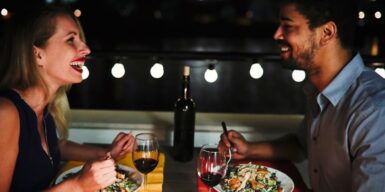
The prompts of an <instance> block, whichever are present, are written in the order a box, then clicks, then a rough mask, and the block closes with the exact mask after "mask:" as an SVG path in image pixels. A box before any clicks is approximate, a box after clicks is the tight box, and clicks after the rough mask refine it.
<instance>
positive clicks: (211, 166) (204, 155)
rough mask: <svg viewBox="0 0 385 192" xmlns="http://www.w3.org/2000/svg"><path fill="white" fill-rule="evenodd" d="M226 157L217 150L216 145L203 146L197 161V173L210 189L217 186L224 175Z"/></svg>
mask: <svg viewBox="0 0 385 192" xmlns="http://www.w3.org/2000/svg"><path fill="white" fill-rule="evenodd" d="M226 168H227V166H226V155H225V153H223V152H222V151H219V150H218V144H207V145H203V146H202V148H201V150H200V152H199V155H198V159H197V173H198V177H199V178H200V179H201V180H202V182H203V183H204V184H205V185H207V186H208V187H210V189H209V191H210V192H211V189H212V188H213V187H214V186H215V185H218V183H219V182H220V181H221V179H222V177H223V176H224V175H225V173H226Z"/></svg>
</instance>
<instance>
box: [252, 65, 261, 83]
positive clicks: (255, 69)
mask: <svg viewBox="0 0 385 192" xmlns="http://www.w3.org/2000/svg"><path fill="white" fill-rule="evenodd" d="M250 76H251V78H253V79H259V78H261V77H262V76H263V68H262V66H261V64H259V63H254V64H252V65H251V67H250Z"/></svg>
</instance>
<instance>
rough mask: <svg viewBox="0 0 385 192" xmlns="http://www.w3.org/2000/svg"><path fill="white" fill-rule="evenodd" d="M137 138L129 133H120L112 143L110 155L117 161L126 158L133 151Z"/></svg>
mask: <svg viewBox="0 0 385 192" xmlns="http://www.w3.org/2000/svg"><path fill="white" fill-rule="evenodd" d="M134 142H135V138H134V136H133V135H132V134H131V133H129V134H127V133H123V132H120V133H119V134H118V135H117V136H116V137H115V139H114V140H113V141H112V144H111V147H110V150H109V151H110V153H111V156H112V158H113V159H115V161H117V160H120V159H122V158H124V156H125V155H126V154H127V153H129V152H131V151H132V148H133V146H134Z"/></svg>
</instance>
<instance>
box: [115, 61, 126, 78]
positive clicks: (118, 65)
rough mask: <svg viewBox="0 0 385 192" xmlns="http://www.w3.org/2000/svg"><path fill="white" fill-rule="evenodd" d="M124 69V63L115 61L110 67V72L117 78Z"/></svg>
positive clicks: (124, 71)
mask: <svg viewBox="0 0 385 192" xmlns="http://www.w3.org/2000/svg"><path fill="white" fill-rule="evenodd" d="M125 73H126V70H125V69H124V65H123V64H122V63H115V64H114V66H113V67H112V69H111V74H112V76H113V77H115V78H117V79H119V78H122V77H123V76H124V74H125Z"/></svg>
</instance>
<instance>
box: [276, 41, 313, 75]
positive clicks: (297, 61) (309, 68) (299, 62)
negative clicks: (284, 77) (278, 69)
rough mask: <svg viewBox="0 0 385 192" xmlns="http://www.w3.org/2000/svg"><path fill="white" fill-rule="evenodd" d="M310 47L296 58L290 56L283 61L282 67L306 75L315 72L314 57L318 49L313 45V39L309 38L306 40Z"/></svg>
mask: <svg viewBox="0 0 385 192" xmlns="http://www.w3.org/2000/svg"><path fill="white" fill-rule="evenodd" d="M308 43H309V44H310V46H309V47H308V48H306V49H304V50H303V51H302V52H301V53H300V54H299V55H298V57H297V58H293V57H292V56H290V57H289V58H288V59H287V60H283V62H282V65H283V66H284V67H285V68H289V69H301V70H304V71H305V72H306V73H308V74H312V73H314V72H315V64H314V57H315V53H316V51H317V49H318V46H317V45H316V44H315V40H314V37H313V36H312V37H310V39H309V40H308Z"/></svg>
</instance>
